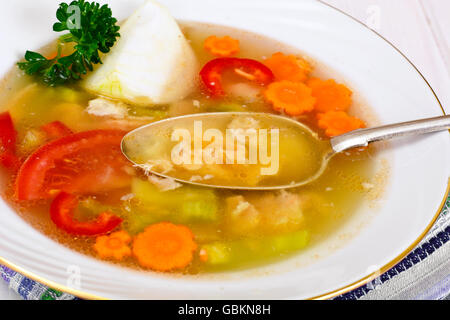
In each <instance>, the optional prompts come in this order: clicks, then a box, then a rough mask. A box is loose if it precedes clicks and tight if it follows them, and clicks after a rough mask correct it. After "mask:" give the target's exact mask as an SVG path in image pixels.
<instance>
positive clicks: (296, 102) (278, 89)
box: [264, 81, 316, 116]
mask: <svg viewBox="0 0 450 320" xmlns="http://www.w3.org/2000/svg"><path fill="white" fill-rule="evenodd" d="M311 93H312V92H311V89H310V88H308V87H307V86H306V85H304V84H303V83H299V82H292V81H280V82H273V83H271V84H270V85H269V86H268V87H267V90H266V91H265V92H264V95H265V97H266V99H267V101H269V102H270V103H272V105H273V108H274V110H276V111H278V112H283V111H284V112H285V113H286V114H288V115H290V116H298V115H301V114H303V113H305V112H310V111H312V110H313V109H314V104H315V103H316V99H315V98H314V97H313V96H312V94H311Z"/></svg>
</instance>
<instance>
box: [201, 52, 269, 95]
mask: <svg viewBox="0 0 450 320" xmlns="http://www.w3.org/2000/svg"><path fill="white" fill-rule="evenodd" d="M233 69H234V70H235V72H239V73H241V74H243V75H245V77H246V78H248V79H249V80H251V81H254V82H256V83H259V84H261V85H267V84H269V83H271V82H272V81H273V79H274V75H273V73H272V71H271V70H270V69H269V68H268V67H266V66H265V65H263V64H262V63H261V62H259V61H256V60H253V59H241V58H218V59H214V60H211V61H210V62H208V63H207V64H206V65H205V66H204V67H203V69H202V70H201V71H200V77H201V78H202V81H203V83H204V84H205V86H206V87H207V88H208V90H209V92H210V93H211V94H212V95H213V96H223V95H225V91H224V90H223V86H222V75H223V73H224V72H225V71H227V70H233Z"/></svg>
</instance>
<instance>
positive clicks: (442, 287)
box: [0, 197, 450, 300]
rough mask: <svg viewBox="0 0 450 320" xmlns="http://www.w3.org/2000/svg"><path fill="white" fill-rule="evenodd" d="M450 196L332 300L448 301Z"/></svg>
mask: <svg viewBox="0 0 450 320" xmlns="http://www.w3.org/2000/svg"><path fill="white" fill-rule="evenodd" d="M449 240H450V197H448V198H447V202H446V204H445V207H444V209H443V210H442V212H441V214H440V216H439V218H438V220H437V221H436V223H435V224H434V226H433V228H432V229H431V231H430V232H429V233H428V235H427V236H426V237H425V238H424V239H423V240H422V242H421V243H420V244H419V245H418V246H417V247H416V248H415V249H414V250H413V251H412V252H411V253H410V254H409V255H408V256H407V257H406V258H404V259H403V260H402V261H401V262H400V263H398V264H397V265H396V266H395V267H394V268H392V269H391V270H389V271H388V272H386V273H385V274H383V275H381V276H380V277H378V278H377V279H375V280H373V281H372V282H369V283H368V284H366V285H364V286H362V287H360V288H358V289H356V290H353V291H351V292H348V293H346V294H344V295H341V296H339V297H336V298H335V300H357V299H377V300H380V299H433V300H438V299H446V297H447V299H448V297H449V295H450V241H449ZM0 276H1V277H2V278H3V280H4V281H6V283H7V284H8V285H9V288H10V289H11V290H13V291H14V292H16V293H18V294H19V295H20V296H21V297H22V298H23V299H25V300H74V299H77V298H76V297H74V296H72V295H69V294H66V293H63V292H60V291H57V290H53V289H51V288H48V287H46V286H44V285H42V284H40V283H37V282H35V281H33V280H30V279H28V278H26V277H24V276H22V275H21V274H19V273H17V272H15V271H12V270H10V269H8V268H6V267H4V266H0Z"/></svg>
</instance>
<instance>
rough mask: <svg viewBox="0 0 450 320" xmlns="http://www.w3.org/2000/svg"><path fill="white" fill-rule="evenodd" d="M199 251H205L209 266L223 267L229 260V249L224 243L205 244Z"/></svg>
mask: <svg viewBox="0 0 450 320" xmlns="http://www.w3.org/2000/svg"><path fill="white" fill-rule="evenodd" d="M201 249H202V250H205V251H206V253H207V255H208V261H207V263H208V264H210V265H223V264H226V263H229V262H230V260H231V247H230V246H229V245H227V244H226V243H224V242H214V243H211V244H206V245H204V246H202V248H201Z"/></svg>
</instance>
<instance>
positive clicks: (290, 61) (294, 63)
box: [264, 52, 312, 82]
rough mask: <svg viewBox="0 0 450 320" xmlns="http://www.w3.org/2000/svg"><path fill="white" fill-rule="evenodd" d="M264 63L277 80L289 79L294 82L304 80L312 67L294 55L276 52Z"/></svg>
mask: <svg viewBox="0 0 450 320" xmlns="http://www.w3.org/2000/svg"><path fill="white" fill-rule="evenodd" d="M264 63H265V65H266V66H268V67H269V68H270V70H272V72H273V74H274V75H275V78H276V79H277V80H278V81H281V80H289V81H294V82H304V81H305V80H306V79H307V78H308V75H309V74H310V72H311V71H312V68H311V66H310V64H309V63H308V62H307V61H306V60H304V59H301V58H298V57H296V56H294V55H285V54H283V53H281V52H277V53H275V54H274V55H272V57H270V58H269V59H266V60H265V61H264Z"/></svg>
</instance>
